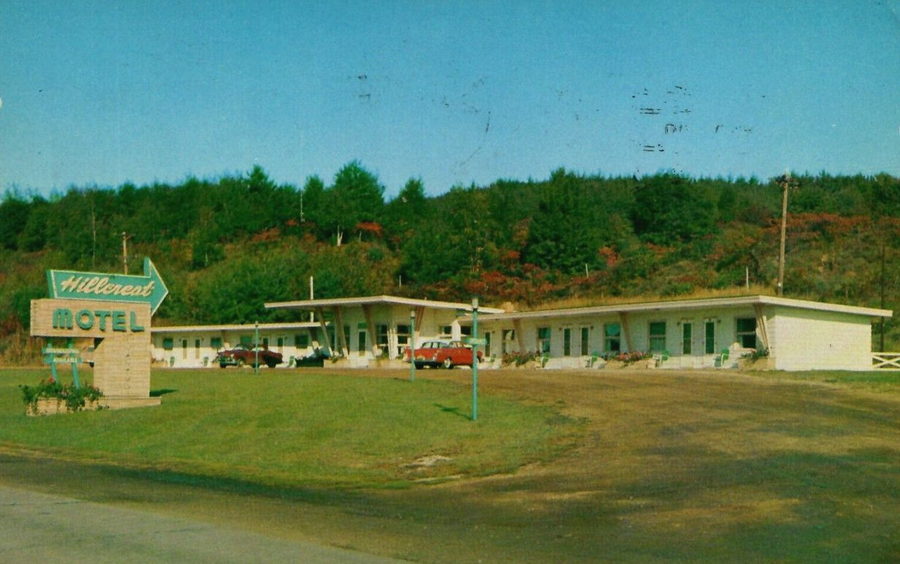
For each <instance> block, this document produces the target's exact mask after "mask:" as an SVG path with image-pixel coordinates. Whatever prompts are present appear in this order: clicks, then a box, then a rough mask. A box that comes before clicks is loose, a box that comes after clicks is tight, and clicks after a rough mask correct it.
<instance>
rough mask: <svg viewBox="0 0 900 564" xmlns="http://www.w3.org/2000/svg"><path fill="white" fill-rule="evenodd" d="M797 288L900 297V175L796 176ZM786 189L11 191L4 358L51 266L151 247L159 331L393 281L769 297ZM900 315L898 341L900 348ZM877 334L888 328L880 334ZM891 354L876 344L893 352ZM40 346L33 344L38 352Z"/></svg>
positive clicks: (190, 182)
mask: <svg viewBox="0 0 900 564" xmlns="http://www.w3.org/2000/svg"><path fill="white" fill-rule="evenodd" d="M796 179H797V181H798V187H797V188H796V190H794V191H792V193H791V195H790V207H789V223H788V238H787V270H786V275H785V295H786V296H789V297H802V298H810V299H816V300H825V301H833V302H840V303H848V304H854V305H864V306H875V307H880V306H881V305H882V303H883V305H884V307H886V308H890V309H894V310H897V309H900V302H898V295H900V291H898V290H900V266H898V249H900V179H898V178H895V177H892V176H889V175H878V176H875V177H866V176H830V175H827V174H824V173H822V174H819V175H817V176H799V177H796ZM780 214H781V189H780V188H779V186H778V185H776V184H775V183H774V182H771V181H764V182H761V181H757V180H756V179H749V180H747V179H743V178H738V179H722V178H714V179H713V178H700V179H695V178H689V177H685V176H679V175H676V174H670V173H660V174H656V175H652V176H645V177H642V178H634V177H630V178H625V177H605V176H601V175H595V176H583V175H577V174H573V173H571V172H567V171H565V170H563V169H559V170H556V171H554V172H553V173H552V174H551V175H550V177H549V178H548V179H546V180H528V181H512V180H498V181H497V182H495V183H493V184H491V185H490V186H483V187H482V186H470V187H455V188H453V189H451V190H450V191H449V192H447V193H445V194H443V195H441V196H437V197H428V196H426V195H425V190H424V186H423V185H422V183H421V182H420V181H418V180H416V179H411V180H409V181H408V182H407V183H406V185H405V186H403V187H402V188H400V189H399V192H398V193H397V195H396V197H393V198H389V199H386V198H385V187H384V186H382V185H381V184H380V182H379V180H378V178H377V177H376V176H375V175H374V174H372V173H371V172H370V171H368V170H366V169H365V168H364V167H363V166H362V165H361V164H360V163H358V162H351V163H349V164H347V165H346V166H344V167H343V168H342V169H341V170H340V171H339V172H338V173H337V174H336V175H335V177H334V178H333V179H331V181H330V183H326V182H325V181H324V180H322V179H321V178H319V177H315V176H313V177H310V178H309V179H308V180H307V181H306V183H305V185H304V186H302V187H297V186H290V185H279V184H277V183H276V182H274V181H272V180H271V179H270V178H269V177H268V176H267V174H266V173H265V172H264V170H263V169H262V168H260V167H255V168H254V169H253V170H252V171H250V172H248V173H247V174H243V175H235V176H230V177H225V178H221V179H217V180H198V179H195V178H189V179H187V180H186V181H184V182H183V183H181V184H178V185H172V186H170V185H165V184H154V185H150V186H141V187H138V186H134V185H131V184H125V185H122V186H119V187H117V188H98V187H82V188H71V189H69V190H68V191H66V192H65V193H62V194H55V195H53V196H52V197H50V198H44V197H41V196H38V195H34V194H23V193H20V192H16V191H9V192H7V193H6V194H5V196H4V197H3V200H2V203H0V359H4V360H5V361H8V362H13V361H16V360H17V359H18V358H19V357H21V356H23V355H27V354H30V353H29V351H28V350H27V347H26V346H25V342H26V341H27V339H25V337H24V335H27V327H28V315H29V301H30V300H31V299H32V298H38V297H45V296H46V294H47V288H46V281H45V271H46V270H47V269H73V270H87V271H98V272H117V271H121V269H122V239H123V236H122V234H123V233H126V234H127V242H128V250H129V270H130V271H131V272H138V271H140V269H141V265H142V258H143V257H144V256H150V257H151V258H152V259H153V261H154V263H155V264H156V266H157V268H158V269H159V270H160V272H161V273H162V276H163V277H164V278H165V280H166V283H167V284H168V286H169V289H170V292H171V293H170V296H169V298H168V299H167V300H166V301H165V302H164V303H163V305H162V307H161V308H160V310H159V312H158V313H157V316H156V319H155V323H157V324H173V323H191V324H197V323H223V322H227V323H241V322H253V321H256V320H259V321H266V320H275V319H278V318H279V316H281V318H282V319H285V317H284V316H285V315H287V314H286V313H285V312H269V311H267V310H266V309H265V308H264V307H263V302H265V301H278V300H289V299H303V298H306V297H308V295H309V278H310V276H313V277H315V292H316V297H320V298H322V297H333V296H353V295H363V294H381V293H389V294H396V295H407V296H415V297H430V298H442V299H454V300H455V299H459V300H468V299H470V297H471V296H473V295H478V296H480V297H481V300H482V302H483V303H486V304H492V305H499V304H502V303H506V302H511V303H514V304H516V305H517V306H518V307H520V308H523V307H537V306H539V305H540V304H545V303H548V302H559V301H562V300H568V301H569V302H570V303H601V302H603V301H604V300H610V299H622V298H629V297H635V298H636V297H639V296H643V297H653V296H681V295H688V294H692V293H696V292H699V291H706V290H712V291H734V292H740V291H741V290H742V289H743V288H744V287H745V286H746V285H747V284H748V283H749V285H751V287H752V288H753V291H754V292H766V293H771V292H773V290H774V286H775V279H776V276H777V262H778V241H779V218H780ZM894 327H895V324H893V323H889V324H888V334H887V338H888V341H887V344H886V348H891V347H893V348H894V349H900V338H898V337H897V335H895V334H894V329H893V328H894ZM879 337H880V336H879V335H878V334H877V330H876V337H875V339H876V343H878V340H879ZM876 346H877V345H876ZM32 353H33V351H32Z"/></svg>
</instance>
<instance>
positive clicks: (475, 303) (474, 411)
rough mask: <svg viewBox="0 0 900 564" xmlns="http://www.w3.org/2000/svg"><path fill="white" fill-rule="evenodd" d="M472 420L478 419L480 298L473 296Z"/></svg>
mask: <svg viewBox="0 0 900 564" xmlns="http://www.w3.org/2000/svg"><path fill="white" fill-rule="evenodd" d="M470 342H471V343H472V421H478V298H472V340H471V341H470Z"/></svg>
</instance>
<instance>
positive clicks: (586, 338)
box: [581, 327, 591, 355]
mask: <svg viewBox="0 0 900 564" xmlns="http://www.w3.org/2000/svg"><path fill="white" fill-rule="evenodd" d="M590 340H591V329H590V327H582V328H581V354H582V355H587V354H589V353H588V349H590V348H591V344H590Z"/></svg>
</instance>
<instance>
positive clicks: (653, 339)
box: [650, 321, 666, 353]
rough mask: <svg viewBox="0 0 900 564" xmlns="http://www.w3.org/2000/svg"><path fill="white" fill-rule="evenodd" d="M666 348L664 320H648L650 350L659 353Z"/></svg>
mask: <svg viewBox="0 0 900 564" xmlns="http://www.w3.org/2000/svg"><path fill="white" fill-rule="evenodd" d="M665 350H666V322H665V321H651V322H650V352H651V353H661V352H663V351H665Z"/></svg>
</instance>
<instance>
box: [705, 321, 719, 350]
mask: <svg viewBox="0 0 900 564" xmlns="http://www.w3.org/2000/svg"><path fill="white" fill-rule="evenodd" d="M705 345H706V348H705V349H704V352H706V354H715V352H716V322H715V321H707V322H706V337H705Z"/></svg>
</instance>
